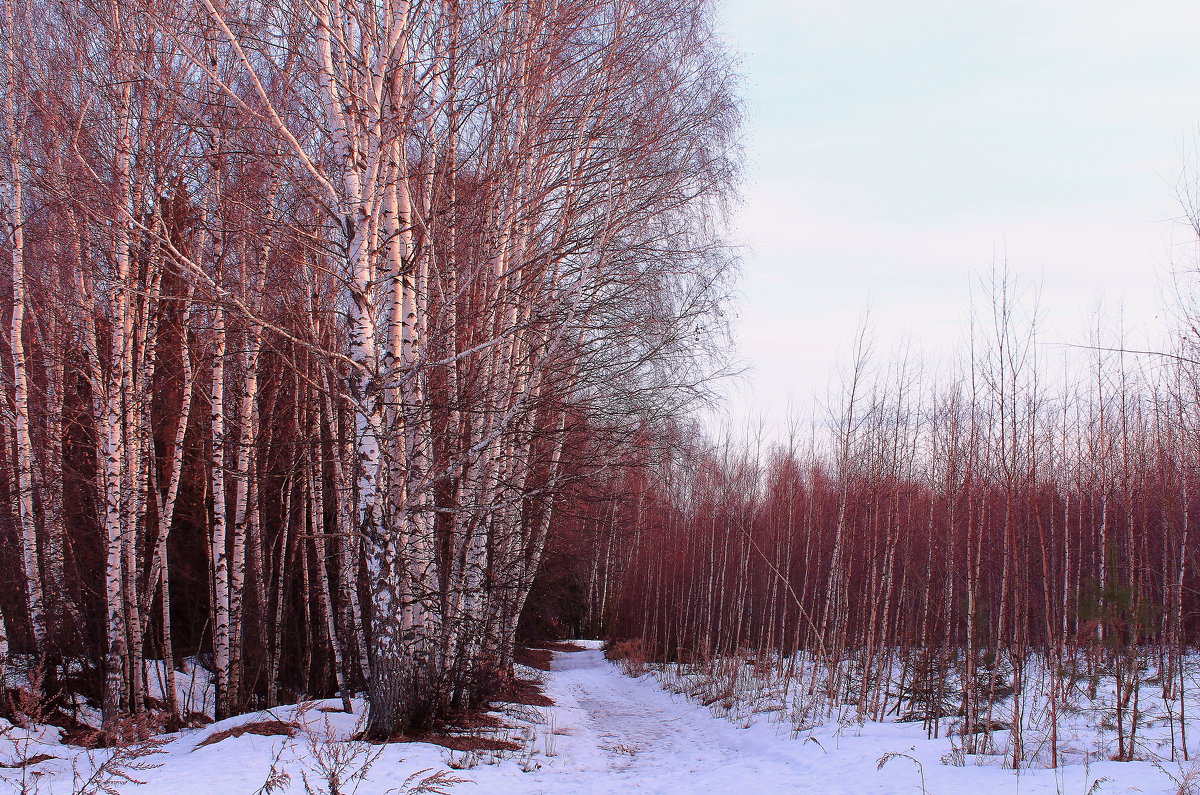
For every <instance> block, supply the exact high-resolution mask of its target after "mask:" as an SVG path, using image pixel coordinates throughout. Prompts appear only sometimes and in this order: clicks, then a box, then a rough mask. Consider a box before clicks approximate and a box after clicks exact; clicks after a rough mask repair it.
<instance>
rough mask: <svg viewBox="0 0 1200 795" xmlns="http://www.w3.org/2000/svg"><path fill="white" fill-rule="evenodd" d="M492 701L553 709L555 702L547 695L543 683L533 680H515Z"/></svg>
mask: <svg viewBox="0 0 1200 795" xmlns="http://www.w3.org/2000/svg"><path fill="white" fill-rule="evenodd" d="M492 701H497V702H501V703H505V704H524V705H526V706H529V707H553V706H554V700H553V699H552V698H550V697H549V696H547V695H546V693H545V691H544V690H543V689H542V683H541V682H535V681H534V680H532V679H513V680H512V681H511V682H509V683H508V684H507V685H505V687H504V688H503V689H502V690H501V691H500V692H498V693H497V694H496V695H495V697H494V698H493V699H492Z"/></svg>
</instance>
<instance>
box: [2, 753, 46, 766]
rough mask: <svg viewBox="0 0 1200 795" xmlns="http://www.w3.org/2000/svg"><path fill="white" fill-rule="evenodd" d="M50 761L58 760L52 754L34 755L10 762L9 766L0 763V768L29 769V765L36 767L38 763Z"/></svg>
mask: <svg viewBox="0 0 1200 795" xmlns="http://www.w3.org/2000/svg"><path fill="white" fill-rule="evenodd" d="M51 759H58V757H57V756H54V755H53V754H34V755H33V756H31V757H29V758H28V759H21V760H19V761H17V762H12V763H11V764H9V763H5V762H0V767H9V768H14V767H29V766H30V765H36V764H37V763H38V762H48V761H49V760H51Z"/></svg>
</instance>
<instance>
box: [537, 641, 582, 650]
mask: <svg viewBox="0 0 1200 795" xmlns="http://www.w3.org/2000/svg"><path fill="white" fill-rule="evenodd" d="M542 648H543V649H549V650H550V651H562V652H574V651H587V647H585V646H580V645H579V644H578V643H571V642H570V641H566V640H556V641H554V642H553V643H543V644H542Z"/></svg>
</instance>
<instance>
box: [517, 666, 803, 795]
mask: <svg viewBox="0 0 1200 795" xmlns="http://www.w3.org/2000/svg"><path fill="white" fill-rule="evenodd" d="M553 668H554V672H555V673H554V674H553V675H552V676H551V677H550V678H549V682H548V687H547V693H548V694H549V695H550V697H551V698H553V699H554V700H555V702H556V703H557V704H558V705H559V706H558V716H557V717H556V722H557V726H558V729H559V731H563V730H566V731H569V732H570V734H568V735H565V736H563V737H561V738H560V739H559V740H558V742H557V745H558V746H559V748H560V749H561V751H560V755H559V756H557V757H555V758H554V759H553V760H550V761H551V764H548V765H544V766H543V769H542V770H540V771H537V772H535V773H531V774H527V776H528V779H527V784H528V785H529V788H528V789H526V790H524V791H527V792H530V793H539V792H579V793H591V792H595V793H611V792H622V791H629V790H635V791H636V790H639V789H640V790H643V791H646V792H660V793H676V792H678V793H694V792H704V791H726V792H738V791H744V788H745V787H746V786H747V784H748V783H749V782H752V781H755V780H758V781H761V782H764V783H767V782H769V783H770V784H771V786H773V787H775V789H774V790H773V791H778V792H797V791H805V790H806V789H808V788H809V785H811V783H812V771H811V770H809V769H808V768H809V765H807V764H804V763H803V762H802V761H801V760H800V759H798V758H797V757H796V756H795V755H792V754H788V753H780V750H779V749H780V747H781V746H780V744H779V743H778V739H779V738H777V737H775V736H774V734H773V733H772V737H771V739H772V740H774V742H769V743H766V744H763V743H760V742H756V741H755V740H756V739H758V738H757V737H756V735H757V734H758V733H757V732H752V731H747V730H744V729H739V728H737V727H735V726H734V725H733V724H731V723H729V722H727V721H722V720H718V719H716V718H714V717H712V716H711V715H710V714H708V711H707V710H704V709H701V708H698V707H696V706H694V705H692V704H690V703H688V702H687V701H686V700H684V699H683V698H681V697H678V696H672V695H670V694H668V693H666V692H665V691H663V690H662V689H661V688H660V687H658V685H657V683H656V682H655V681H654V680H653V679H651V678H649V677H643V678H641V679H633V678H630V677H628V676H624V675H622V674H621V673H620V672H619V670H618V669H617V668H616V667H614V666H613V665H611V664H610V663H608V661H607V660H605V659H604V657H603V654H602V653H601V652H600V651H599V650H594V649H589V650H587V651H581V652H574V653H562V654H558V655H557V656H556V659H555V661H554V663H553ZM788 745H796V746H799V743H791V742H789V743H788ZM784 748H786V746H784ZM760 791H761V790H760Z"/></svg>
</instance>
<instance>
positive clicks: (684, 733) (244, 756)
mask: <svg viewBox="0 0 1200 795" xmlns="http://www.w3.org/2000/svg"><path fill="white" fill-rule="evenodd" d="M582 645H585V646H586V647H587V648H586V649H585V650H584V651H578V652H557V653H556V654H555V659H554V661H553V663H552V669H553V670H552V671H551V672H550V673H548V674H544V677H545V682H544V684H545V690H546V693H547V695H549V696H550V697H551V698H552V699H553V700H554V701H555V703H556V706H554V707H542V708H537V709H536V710H535V709H533V708H528V707H508V708H504V709H502V710H501V711H498V712H497V713H496V715H497V717H500V718H502V719H503V720H504V721H505V723H506V724H507V725H508V726H509V727H510V728H508V729H505V730H504V732H503V734H505V735H506V736H508V737H510V738H514V739H516V740H518V741H519V742H521V743H522V745H523V747H524V750H522V751H507V752H487V751H484V752H475V753H472V752H462V751H449V750H447V749H445V748H442V747H440V746H435V745H431V744H427V743H403V744H392V745H388V746H386V747H380V746H370V745H367V744H366V743H356V742H352V741H348V740H347V739H346V738H348V737H350V736H351V735H352V734H353V732H354V731H355V730H356V728H357V727H358V726H360V725H361V723H360V721H361V719H362V713H363V708H364V705H363V703H362V702H361V701H356V702H354V713H355V714H353V715H350V714H346V713H343V712H340V711H336V710H339V709H340V702H339V701H337V700H327V701H317V702H309V703H307V704H305V705H293V706H289V707H282V708H279V709H275V710H271V711H268V712H262V713H255V714H250V715H241V716H238V717H236V718H232V719H229V720H226V721H221V722H219V723H215V724H211V725H209V726H206V727H204V728H202V729H191V730H185V731H183V732H181V733H178V734H174V735H168V736H167V737H166V738H164V739H166V740H167V742H166V743H165V745H163V746H162V748H161V753H159V754H156V755H153V756H150V757H147V758H146V760H145V761H147V762H149V763H151V764H154V765H157V766H156V767H154V768H153V769H149V770H143V771H139V772H134V773H133V776H134V778H137V779H140V780H142V781H145V782H146V783H145V784H144V785H143V786H136V787H135V786H133V785H130V784H125V785H123V786H121V787H120V788H119V790H120V791H121V792H137V793H164V794H166V793H171V794H172V795H192V794H193V793H195V794H196V795H200V794H201V793H203V794H204V795H211V794H214V793H221V794H224V793H254V792H256V791H258V790H259V789H260V788H261V787H262V786H263V784H264V782H265V781H266V780H267V778H268V775H269V774H270V772H271V769H272V764H273V763H274V764H275V765H276V767H277V769H278V770H280V771H282V772H283V773H286V774H287V776H288V777H289V779H290V780H289V782H288V783H287V784H286V786H282V787H281V788H280V789H278V790H276V791H277V792H281V793H301V792H304V789H305V787H304V778H307V779H308V780H309V781H310V783H312V784H313V785H314V787H313V788H314V789H316V790H320V791H328V787H327V785H323V784H322V783H320V782H324V781H325V779H324V778H322V776H323V774H322V768H324V769H325V770H326V771H328V770H330V769H332V768H334V767H336V766H337V765H339V764H340V765H341V771H342V777H343V781H344V782H345V781H347V777H348V776H352V775H353V774H354V773H355V772H356V771H359V770H361V769H362V768H363V767H364V766H365V767H366V768H367V772H366V774H365V776H364V777H363V780H362V781H361V782H350V783H346V784H345V786H344V790H343V791H345V792H351V791H355V790H354V789H353V787H354V783H358V784H359V786H358V789H357V790H356V791H357V792H358V793H360V795H383V793H388V792H395V793H403V792H405V791H406V790H405V782H406V781H408V782H409V784H411V783H412V782H413V781H414V779H412V778H410V777H411V776H413V775H414V774H419V775H418V776H417V778H420V777H423V776H426V775H429V774H432V773H434V772H437V771H443V772H444V773H446V774H449V775H453V776H455V777H458V778H460V779H464V780H468V781H469V782H471V783H461V784H458V785H454V786H450V787H448V788H447V791H448V792H453V793H459V792H463V793H471V792H476V793H486V794H487V795H515V794H517V793H529V794H531V795H532V794H533V793H580V794H581V795H587V794H588V793H604V794H605V795H610V794H611V793H623V792H647V793H663V794H664V795H667V794H669V793H689V795H690V794H691V793H705V792H718V793H754V795H767V794H768V793H824V794H827V795H842V794H843V793H845V794H847V795H848V794H849V793H855V794H856V795H857V794H859V793H921V792H922V790H924V792H928V793H960V792H969V793H971V795H989V793H1006V795H1007V794H1008V793H1066V794H1070V795H1075V794H1076V793H1077V794H1078V795H1085V794H1086V793H1089V792H1097V793H1117V792H1143V793H1155V792H1163V793H1170V792H1175V791H1176V786H1175V784H1173V782H1172V781H1171V778H1170V776H1168V775H1167V771H1170V772H1171V774H1172V775H1173V776H1175V777H1176V778H1181V777H1182V775H1183V774H1184V773H1186V772H1187V768H1186V767H1184V768H1182V769H1181V768H1179V767H1178V766H1176V765H1174V764H1173V763H1163V765H1162V768H1161V769H1160V768H1158V767H1156V766H1155V765H1154V764H1152V763H1150V762H1130V763H1118V762H1107V761H1093V762H1091V763H1090V764H1072V765H1067V766H1065V767H1063V768H1061V769H1059V770H1050V769H1044V768H1043V769H1029V770H1022V771H1020V773H1019V775H1018V774H1017V773H1015V772H1014V771H1011V770H1005V769H1003V768H1001V767H1000V766H999V765H998V764H996V763H995V762H994V760H992V761H988V762H987V763H986V764H982V765H979V764H973V763H972V761H971V760H970V759H968V760H967V761H966V764H965V765H963V766H959V767H956V766H953V765H949V764H945V763H944V762H943V757H945V756H946V755H947V752H948V751H949V750H950V745H949V741H948V740H946V739H945V738H942V739H937V740H929V739H927V738H926V736H925V733H924V731H922V729H921V724H920V723H893V722H884V723H872V722H867V723H864V724H861V725H860V724H859V723H858V722H856V721H854V720H850V719H843V720H842V721H841V722H840V723H839V722H838V721H836V720H834V721H830V722H828V723H824V724H822V725H819V726H816V727H813V728H811V729H809V730H806V731H803V732H800V733H799V734H796V733H794V732H792V731H791V726H790V724H788V723H787V722H786V721H784V720H781V717H780V716H779V715H775V714H772V713H761V714H757V715H752V716H739V717H738V719H737V720H736V722H735V721H732V720H727V719H722V718H720V717H716V716H714V715H713V714H712V711H711V710H710V709H709V708H706V707H703V706H700V705H698V704H695V703H692V702H690V701H689V700H688V699H687V698H685V697H684V696H682V695H678V694H675V693H671V692H668V691H667V690H665V689H664V688H663V687H662V686H660V683H659V681H658V680H657V679H656V678H655V677H654V676H653V675H643V676H640V677H636V678H634V677H630V676H626V675H625V674H623V673H622V672H621V670H620V669H619V668H618V667H617V666H616V665H614V664H612V663H610V662H608V661H607V660H605V659H604V656H603V653H602V651H601V650H600V648H599V644H598V642H582ZM525 673H532V671H525ZM266 720H278V721H282V722H284V723H288V722H294V723H296V724H298V725H299V726H302V727H303V728H302V730H300V731H299V732H298V733H297V734H296V736H294V737H290V738H289V737H284V736H260V735H256V734H242V735H241V736H236V737H229V738H227V739H223V740H220V741H219V742H214V743H212V744H209V745H202V744H201V743H202V742H203V741H204V740H206V739H208V738H211V737H213V736H214V735H216V734H218V733H220V732H226V731H227V730H229V729H231V728H233V727H236V726H240V725H245V724H250V723H255V722H262V721H266ZM57 737H58V734H57V732H53V731H40V732H35V733H34V734H33V735H30V734H29V733H27V732H24V731H23V730H20V729H17V728H9V729H8V731H7V734H6V735H5V736H4V737H3V738H0V764H5V765H9V764H12V763H13V762H14V761H16V760H17V759H20V758H28V757H29V756H33V755H35V754H51V755H53V756H55V757H57V758H56V759H52V760H48V761H44V762H40V763H38V764H36V765H31V766H30V767H29V768H28V769H27V770H26V771H25V772H26V773H27V774H37V775H36V778H37V779H38V784H39V787H40V788H39V790H38V791H39V792H42V793H66V792H71V791H72V781H73V776H72V766H74V767H75V769H77V770H80V771H82V772H83V773H86V772H87V771H89V770H91V769H93V768H94V766H95V765H97V764H99V763H100V762H101V761H103V759H104V758H106V757H105V755H106V754H107V753H109V752H107V751H95V752H92V753H91V754H90V756H89V755H88V754H87V753H86V752H84V751H82V750H80V749H75V748H72V747H69V746H63V745H60V744H58V742H57ZM880 760H886V761H884V763H883V764H882V765H881V764H880ZM450 764H453V765H454V766H455V767H456V768H461V769H451V768H450V767H449V765H450ZM420 771H425V772H420ZM21 772H22V771H21V769H20V768H15V769H13V768H3V769H0V777H3V778H4V779H6V780H7V781H8V782H9V783H11V784H13V785H16V784H17V780H18V779H19V777H20V775H21ZM1097 782H1099V783H1098V784H1097ZM1093 785H1095V789H1094V790H1093V789H1092V788H1093Z"/></svg>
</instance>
